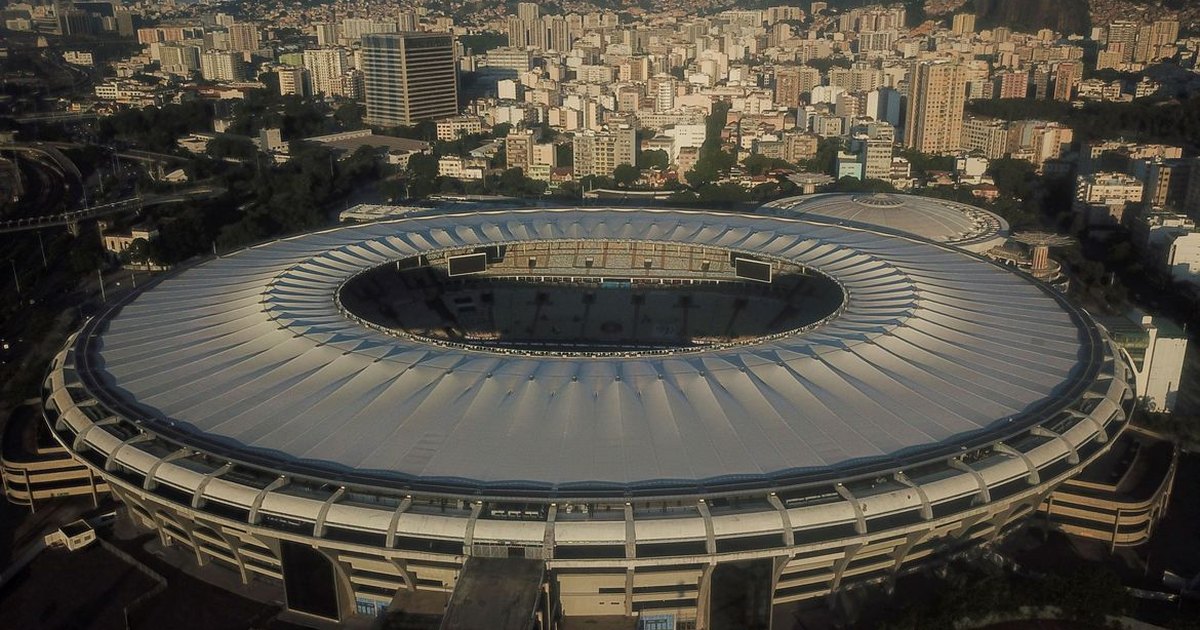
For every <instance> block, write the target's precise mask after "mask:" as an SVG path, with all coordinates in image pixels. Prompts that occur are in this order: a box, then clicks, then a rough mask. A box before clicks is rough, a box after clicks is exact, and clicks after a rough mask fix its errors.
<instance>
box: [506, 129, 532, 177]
mask: <svg viewBox="0 0 1200 630" xmlns="http://www.w3.org/2000/svg"><path fill="white" fill-rule="evenodd" d="M532 163H533V132H532V131H529V130H525V131H518V132H515V133H510V134H508V136H506V137H505V138H504V167H505V168H519V169H522V170H524V171H525V172H529V165H530V164H532Z"/></svg>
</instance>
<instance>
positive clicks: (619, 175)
mask: <svg viewBox="0 0 1200 630" xmlns="http://www.w3.org/2000/svg"><path fill="white" fill-rule="evenodd" d="M612 176H613V181H614V182H616V183H617V185H618V186H620V187H622V188H628V187H630V186H632V185H634V184H636V183H637V180H638V178H640V177H641V176H642V171H641V170H639V169H638V167H636V166H633V165H632V164H618V165H617V167H616V168H614V169H613V175H612Z"/></svg>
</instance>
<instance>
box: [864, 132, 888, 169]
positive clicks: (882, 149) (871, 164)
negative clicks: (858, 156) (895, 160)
mask: <svg viewBox="0 0 1200 630" xmlns="http://www.w3.org/2000/svg"><path fill="white" fill-rule="evenodd" d="M862 163H863V177H865V178H866V179H890V178H891V176H892V141H891V140H888V139H886V138H876V139H870V140H867V141H866V142H864V143H863V147H862Z"/></svg>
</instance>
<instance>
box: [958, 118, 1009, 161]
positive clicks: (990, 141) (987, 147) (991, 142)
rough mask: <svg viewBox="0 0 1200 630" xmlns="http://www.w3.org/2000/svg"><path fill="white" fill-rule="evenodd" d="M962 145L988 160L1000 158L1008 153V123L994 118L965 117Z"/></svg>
mask: <svg viewBox="0 0 1200 630" xmlns="http://www.w3.org/2000/svg"><path fill="white" fill-rule="evenodd" d="M962 146H963V148H965V149H967V150H969V151H978V152H979V153H982V154H983V157H985V158H987V159H989V160H996V159H1000V158H1002V157H1004V155H1005V154H1006V153H1008V123H1006V122H1004V121H1003V120H998V119H996V118H977V117H974V116H972V117H970V118H967V119H966V120H964V121H963V139H962Z"/></svg>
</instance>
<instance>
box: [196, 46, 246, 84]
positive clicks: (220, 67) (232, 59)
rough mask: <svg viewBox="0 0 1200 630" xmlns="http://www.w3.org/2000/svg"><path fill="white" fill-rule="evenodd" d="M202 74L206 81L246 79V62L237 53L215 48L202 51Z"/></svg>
mask: <svg viewBox="0 0 1200 630" xmlns="http://www.w3.org/2000/svg"><path fill="white" fill-rule="evenodd" d="M200 76H202V77H204V80H206V81H244V80H245V79H246V64H245V63H244V62H243V61H242V56H241V55H239V54H237V53H232V52H219V51H215V50H214V51H209V52H206V53H201V55H200Z"/></svg>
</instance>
